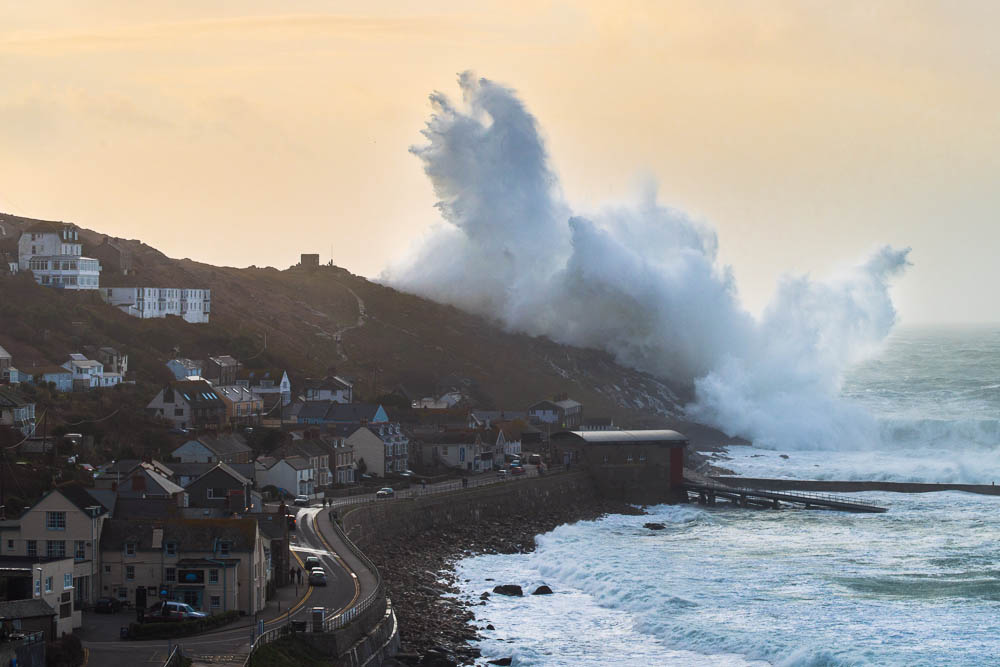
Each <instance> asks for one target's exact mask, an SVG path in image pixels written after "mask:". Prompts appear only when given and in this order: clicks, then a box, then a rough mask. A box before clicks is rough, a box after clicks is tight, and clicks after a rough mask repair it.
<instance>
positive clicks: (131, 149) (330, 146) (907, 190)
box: [0, 0, 1000, 324]
mask: <svg viewBox="0 0 1000 667" xmlns="http://www.w3.org/2000/svg"><path fill="white" fill-rule="evenodd" d="M998 27H1000V5H997V4H996V3H985V2H984V3H976V2H964V3H944V2H940V3H933V2H919V1H917V2H881V3H871V2H857V3H852V2H826V1H822V2H821V1H806V0H803V1H800V2H782V1H780V0H772V1H768V2H753V1H745V2H738V1H733V2H721V1H720V2H710V1H701V2H694V1H692V2H665V1H654V2H619V3H607V2H544V1H538V0H536V1H533V2H518V1H516V0H514V1H506V2H483V3H470V2H457V1H455V2H450V1H444V0H429V1H425V2H420V3H402V2H385V1H379V0H374V1H368V2H364V3H346V2H334V1H328V2H320V1H317V0H300V1H299V2H296V3H278V2H261V1H258V0H241V1H239V2H237V1H232V2H226V1H214V2H213V1H211V0H199V1H197V2H195V1H188V0H174V1H173V2H170V3H166V2H163V3H159V2H148V3H134V2H119V1H115V0H109V1H107V2H100V3H98V2H80V1H79V0H76V1H57V0H54V1H50V2H46V1H44V0H43V1H40V2H33V3H21V2H14V1H13V0H0V210H2V211H5V212H10V213H14V214H18V215H24V216H28V217H37V218H44V219H60V220H67V221H73V222H76V223H78V224H80V225H82V226H85V227H88V228H91V229H95V230H98V231H101V232H104V233H108V234H111V235H114V236H122V237H126V238H140V239H142V240H144V241H146V242H147V243H149V244H151V245H153V246H155V247H157V248H159V249H161V250H163V251H164V252H166V253H167V254H168V255H170V256H172V257H178V258H181V257H190V258H192V259H196V260H200V261H205V262H210V263H214V264H225V265H231V266H248V265H258V266H276V267H278V268H285V267H287V266H289V265H291V264H293V263H295V262H296V261H298V256H299V254H300V253H304V252H318V253H320V256H321V259H322V261H324V262H326V261H327V260H330V259H332V260H333V262H334V263H335V264H337V265H340V266H343V267H345V268H347V269H349V270H351V271H353V272H355V273H359V274H362V275H365V276H369V277H378V276H379V274H380V273H381V272H382V270H383V269H384V268H385V267H386V266H387V265H388V264H390V263H391V262H392V261H393V260H394V259H397V258H399V257H400V256H402V255H405V254H407V253H408V252H410V251H411V250H412V248H414V247H415V246H416V245H417V243H418V241H419V239H420V238H421V237H422V236H423V235H425V234H427V233H428V230H429V229H431V227H432V226H433V225H435V224H438V223H439V222H440V217H439V216H438V214H437V211H436V209H435V208H434V207H433V204H434V193H433V190H432V188H431V185H430V183H429V181H428V179H427V178H426V176H425V175H424V173H423V171H422V166H421V164H420V162H419V160H418V159H417V158H416V157H414V156H413V155H412V154H410V153H409V152H408V149H409V147H410V146H412V145H415V144H421V143H422V142H423V141H422V137H421V135H420V130H421V129H422V128H423V126H424V124H425V123H426V121H427V119H428V117H429V114H430V112H431V108H430V105H429V103H428V95H429V94H430V93H432V92H433V91H435V90H440V91H442V92H444V93H446V94H448V95H450V96H453V97H455V96H458V95H460V93H459V91H458V88H457V86H456V77H457V74H458V73H459V72H462V71H465V70H474V71H475V72H476V73H477V74H479V75H481V76H484V77H488V78H490V79H493V80H495V81H498V82H501V83H503V84H505V85H507V86H510V87H512V88H514V89H515V90H516V91H517V93H518V95H519V97H520V98H521V99H522V100H523V101H524V103H525V104H526V105H527V107H528V108H529V109H530V111H531V112H532V113H533V114H534V116H535V117H536V119H537V121H538V124H539V126H540V128H541V130H542V133H543V135H544V137H545V140H546V145H547V147H548V150H549V154H550V160H551V165H552V168H553V170H554V171H555V172H556V173H557V175H558V177H559V179H560V182H561V185H562V188H563V191H564V194H565V198H566V200H567V201H569V202H572V204H573V206H574V208H575V209H577V210H576V212H580V213H584V214H585V213H587V212H588V210H597V209H600V208H601V207H603V206H607V205H610V204H616V203H619V202H626V201H631V200H632V199H634V198H635V193H636V192H637V191H638V190H639V189H640V187H641V184H642V183H644V182H647V181H649V180H652V181H655V182H656V183H657V184H658V188H659V199H660V202H661V203H663V204H666V205H669V206H674V207H677V208H680V209H683V210H685V211H687V212H688V213H690V214H691V215H693V216H695V217H696V218H698V219H700V220H703V221H705V222H706V223H707V224H710V225H712V226H713V227H714V228H715V229H716V230H717V231H718V235H719V244H720V248H719V255H720V259H721V261H722V262H724V263H726V264H728V265H731V267H732V270H733V273H734V275H735V277H736V283H737V285H738V287H739V291H740V294H741V297H742V299H743V302H744V303H745V305H746V306H747V308H749V309H750V310H751V311H752V312H757V311H759V310H760V309H761V308H762V307H763V306H764V305H765V304H766V303H767V301H768V299H769V298H770V295H771V293H772V291H773V288H774V285H775V283H776V281H777V280H778V278H779V277H780V276H781V275H782V274H783V273H786V272H792V273H808V274H810V275H813V276H816V277H822V276H825V275H827V274H829V273H830V272H833V271H836V270H838V268H839V267H841V266H844V265H849V264H853V263H855V262H857V261H858V260H860V259H862V258H864V257H865V256H866V255H867V254H868V253H869V252H870V251H871V250H872V249H873V248H875V247H877V246H879V245H881V244H885V243H888V244H892V245H894V246H897V247H907V246H908V247H910V248H912V251H911V253H910V256H909V259H910V261H911V262H912V263H913V266H912V267H911V268H910V269H909V270H908V271H907V273H906V274H905V276H903V277H902V278H901V279H900V280H899V282H898V285H897V286H896V287H895V288H894V297H895V299H896V303H897V307H898V311H899V314H900V320H901V321H902V322H903V323H911V324H922V323H963V322H996V321H1000V301H998V300H996V299H991V298H990V297H991V293H992V290H991V286H992V285H993V284H996V283H997V282H998V281H1000V262H998V261H996V258H995V255H996V251H995V249H996V248H998V247H1000V225H998V224H996V218H997V215H996V211H997V209H998V204H1000V188H998V187H996V183H997V182H998V176H1000V165H998V156H1000V150H998V149H1000V87H998V86H997V85H996V81H997V80H998V75H1000V41H998V40H996V39H995V35H996V32H997V28H998Z"/></svg>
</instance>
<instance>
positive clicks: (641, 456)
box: [639, 454, 646, 463]
mask: <svg viewBox="0 0 1000 667" xmlns="http://www.w3.org/2000/svg"><path fill="white" fill-rule="evenodd" d="M645 462H646V455H645V454H639V463H645Z"/></svg>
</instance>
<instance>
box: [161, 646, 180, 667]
mask: <svg viewBox="0 0 1000 667" xmlns="http://www.w3.org/2000/svg"><path fill="white" fill-rule="evenodd" d="M168 647H169V644H168ZM183 657H184V653H183V652H182V651H181V646H180V644H175V645H174V649H173V650H172V651H170V653H169V654H168V655H167V659H166V661H165V662H164V663H163V667H174V665H178V664H180V661H181V658H183Z"/></svg>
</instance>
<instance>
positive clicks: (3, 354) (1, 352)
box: [0, 345, 14, 359]
mask: <svg viewBox="0 0 1000 667" xmlns="http://www.w3.org/2000/svg"><path fill="white" fill-rule="evenodd" d="M13 358H14V357H12V356H11V355H10V352H8V351H7V350H5V349H3V345H0V359H13Z"/></svg>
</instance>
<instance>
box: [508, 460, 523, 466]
mask: <svg viewBox="0 0 1000 667" xmlns="http://www.w3.org/2000/svg"><path fill="white" fill-rule="evenodd" d="M519 465H521V459H514V460H513V461H511V462H510V467H511V468H516V467H518V466H519Z"/></svg>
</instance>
